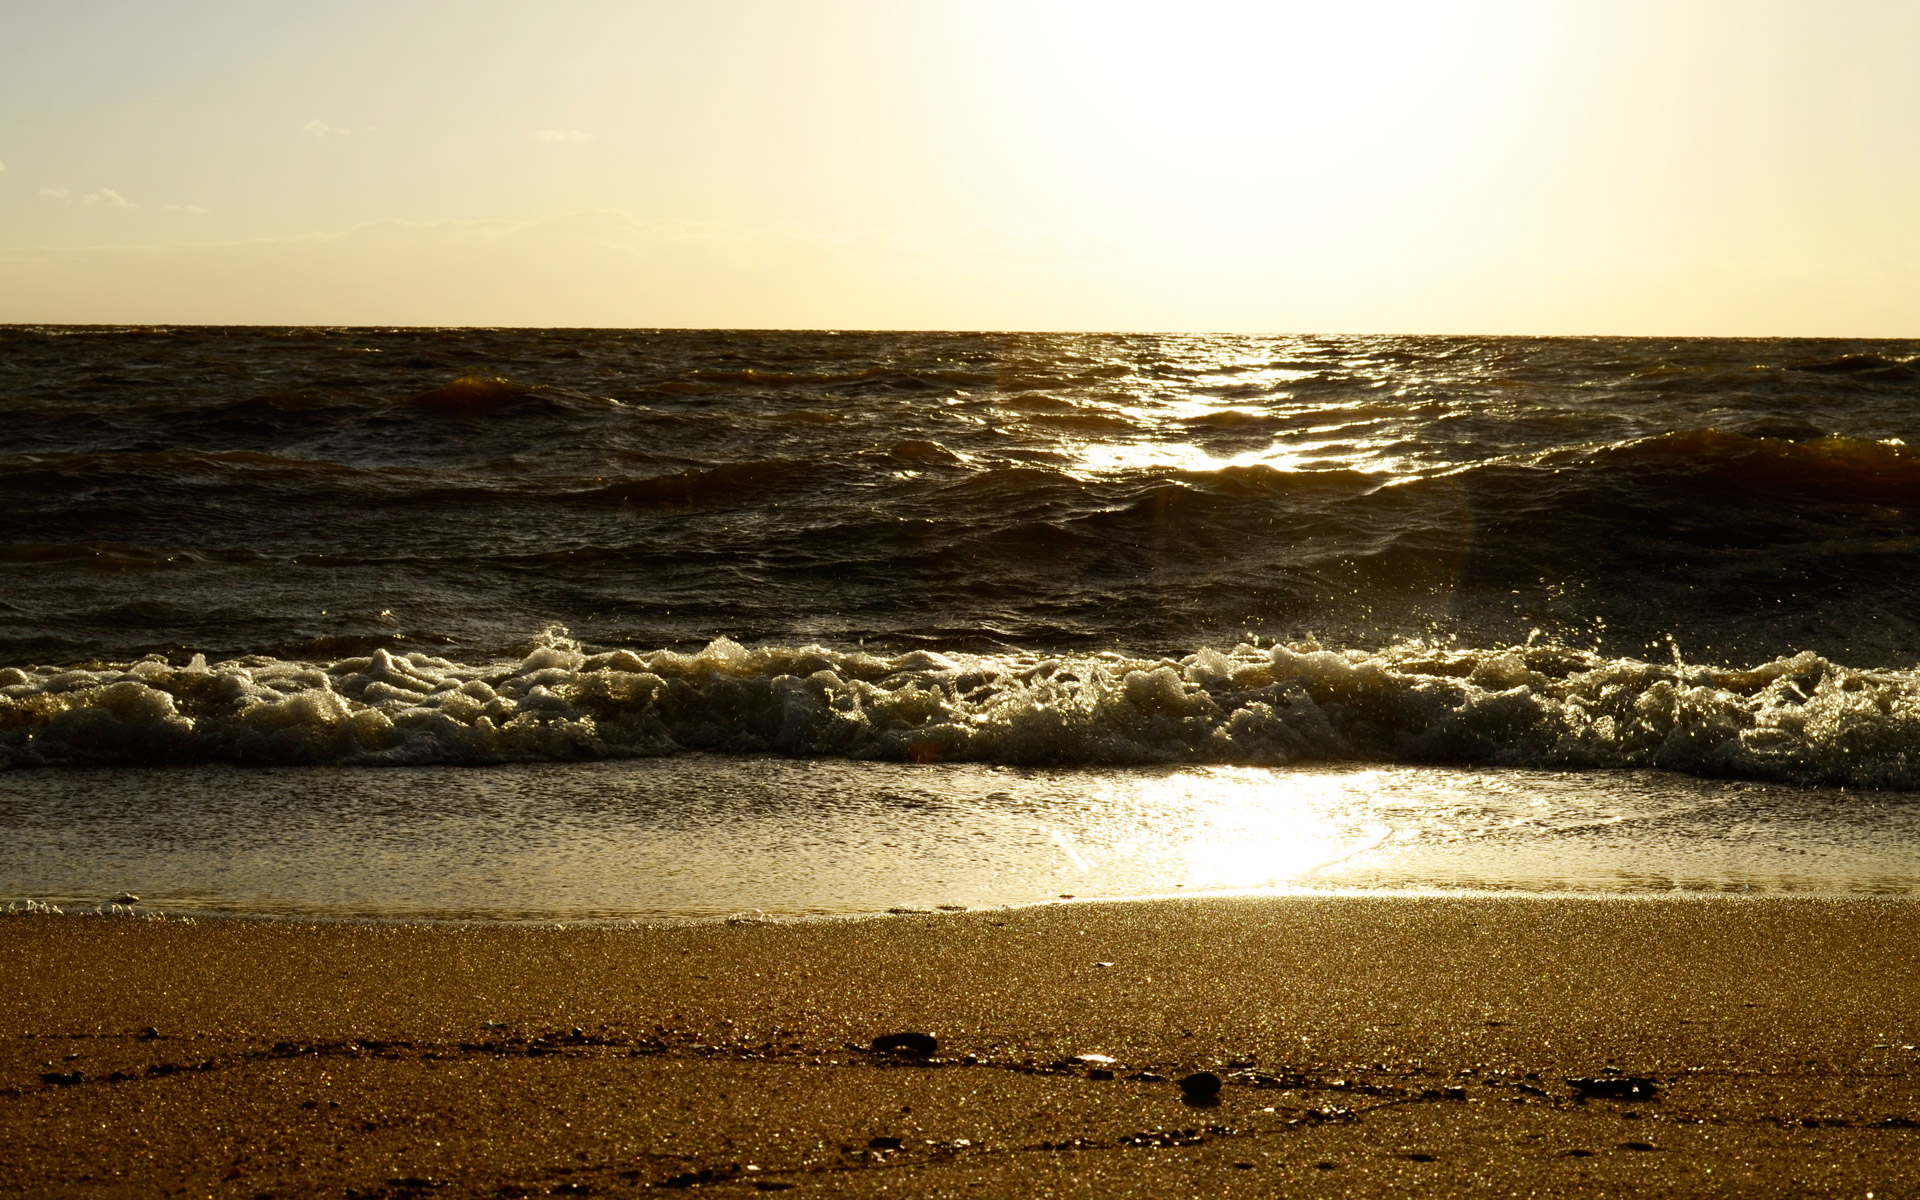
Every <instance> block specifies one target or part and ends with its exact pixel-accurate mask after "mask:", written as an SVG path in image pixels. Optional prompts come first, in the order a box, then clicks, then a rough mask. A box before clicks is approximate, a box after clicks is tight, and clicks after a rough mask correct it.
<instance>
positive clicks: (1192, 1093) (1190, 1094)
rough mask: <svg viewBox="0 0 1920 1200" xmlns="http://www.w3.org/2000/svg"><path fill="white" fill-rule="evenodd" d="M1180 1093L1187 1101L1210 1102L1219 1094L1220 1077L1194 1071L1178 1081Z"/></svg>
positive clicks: (1207, 1072) (1208, 1072)
mask: <svg viewBox="0 0 1920 1200" xmlns="http://www.w3.org/2000/svg"><path fill="white" fill-rule="evenodd" d="M1180 1091H1181V1093H1182V1094H1184V1095H1185V1096H1186V1098H1187V1099H1189V1100H1210V1099H1212V1098H1213V1097H1215V1096H1218V1095H1219V1094H1220V1077H1219V1076H1218V1075H1215V1074H1214V1073H1213V1072H1212V1071H1195V1072H1194V1073H1193V1074H1191V1075H1189V1076H1187V1077H1186V1078H1184V1079H1182V1080H1181V1081H1180Z"/></svg>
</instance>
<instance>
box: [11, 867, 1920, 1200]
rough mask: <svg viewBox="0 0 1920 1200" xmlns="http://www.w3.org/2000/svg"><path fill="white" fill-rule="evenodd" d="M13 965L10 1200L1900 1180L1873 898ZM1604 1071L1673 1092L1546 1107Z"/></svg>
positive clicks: (1898, 1128)
mask: <svg viewBox="0 0 1920 1200" xmlns="http://www.w3.org/2000/svg"><path fill="white" fill-rule="evenodd" d="M0 978H6V979H8V980H10V981H12V982H10V984H9V986H8V987H6V988H5V989H0V1046H4V1053H3V1054H0V1144H4V1145H5V1147H6V1150H5V1151H4V1152H0V1190H8V1191H15V1192H26V1193H30V1194H41V1195H103V1196H104V1195H148V1194H157V1193H159V1192H161V1191H163V1190H168V1189H171V1188H173V1187H176V1186H180V1185H187V1186H189V1187H191V1188H192V1189H193V1190H195V1191H198V1192H201V1193H210V1194H215V1195H233V1196H250V1197H252V1196H265V1195H271V1196H322V1195H324V1196H335V1197H338V1196H341V1195H343V1194H344V1195H362V1196H405V1195H433V1196H451V1195H461V1196H465V1195H472V1196H500V1195H507V1196H523V1195H549V1194H605V1195H624V1194H639V1193H643V1192H644V1193H652V1192H654V1191H655V1190H656V1189H657V1188H659V1187H662V1186H665V1187H669V1188H678V1187H686V1186H697V1187H701V1188H705V1189H709V1190H714V1191H719V1192H724V1193H727V1194H739V1195H745V1194H749V1193H750V1192H753V1191H756V1190H761V1191H775V1190H795V1191H808V1190H818V1191H828V1190H830V1191H834V1192H836V1193H850V1194H860V1195H865V1194H879V1193H881V1192H883V1191H885V1192H892V1193H895V1194H898V1193H901V1192H905V1193H907V1194H915V1195H926V1194H946V1193H948V1192H952V1193H956V1194H957V1193H961V1192H964V1193H965V1194H967V1195H972V1196H981V1195H1009V1196H1012V1195H1031V1194H1060V1195H1075V1194H1080V1195H1101V1196H1105V1195H1131V1194H1138V1195H1143V1196H1145V1195H1156V1196H1163V1195H1167V1194H1170V1193H1173V1192H1179V1193H1180V1194H1247V1195H1270V1194H1273V1193H1275V1192H1276V1191H1279V1192H1291V1191H1307V1192H1313V1193H1333V1192H1340V1193H1346V1194H1357V1195H1375V1194H1380V1195H1385V1194H1399V1195H1404V1194H1408V1193H1409V1192H1419V1193H1423V1194H1449V1193H1464V1192H1468V1191H1472V1192H1474V1193H1476V1194H1482V1195H1484V1194H1487V1193H1488V1192H1490V1191H1491V1192H1493V1193H1496V1194H1517V1193H1519V1192H1525V1191H1535V1190H1547V1191H1551V1192H1555V1193H1560V1192H1582V1191H1593V1192H1610V1191H1621V1190H1626V1189H1628V1188H1632V1189H1635V1190H1637V1191H1647V1192H1651V1193H1654V1194H1675V1195H1692V1194H1702V1195H1704V1194H1723V1193H1739V1194H1774V1193H1785V1192H1800V1193H1812V1194H1834V1195H1841V1194H1850V1195H1854V1196H1859V1195H1862V1194H1864V1193H1865V1192H1867V1191H1872V1192H1874V1193H1875V1195H1876V1196H1885V1195H1907V1194H1916V1193H1920V1051H1916V1049H1915V1048H1914V1047H1915V1044H1916V1043H1920V901H1914V900H1909V899H1902V898H1899V897H1866V898H1858V899H1836V898H1800V897H1782V896H1755V897H1748V896H1737V895H1706V896H1694V895H1687V896H1667V895H1654V896H1616V897H1607V898H1600V897H1592V898H1586V897H1582V898H1571V899H1570V898H1551V897H1544V896H1538V895H1503V896H1498V897H1485V896H1478V897H1468V896H1451V895H1450V896H1439V897H1435V896H1324V895H1314V896H1298V895H1295V896H1280V897H1274V896H1263V897H1247V896H1238V897H1221V896H1211V897H1188V898H1178V899H1164V898H1163V899H1154V900H1130V901H1124V902H1117V903H1108V902H1093V901H1084V902H1082V901H1076V902H1073V903H1054V904H1041V905H1035V906H1031V907H1026V908H1009V909H991V910H980V911H974V912H968V913H941V914H902V915H896V916H889V917H884V918H826V919H806V920H780V921H772V922H760V921H755V922H752V923H739V924H725V923H722V922H719V921H701V922H693V923H685V924H672V925H664V924H645V925H633V926H622V927H610V926H582V925H569V926H566V927H564V928H560V929H554V928H551V927H548V928H539V927H533V926H528V925H471V924H434V925H419V924H398V923H395V924H386V923H358V922H338V923H334V922H302V921H293V920H266V921H262V920H257V919H251V918H221V919H218V920H206V921H201V920H199V919H198V918H195V919H194V920H193V921H192V922H191V923H188V922H183V921H177V920H139V919H133V920H128V919H125V918H101V919H96V920H75V919H71V918H60V917H48V916H23V915H14V916H8V917H4V918H0ZM900 1031H925V1032H930V1033H933V1034H935V1035H936V1036H937V1037H938V1039H939V1047H938V1050H937V1052H936V1054H935V1057H934V1060H933V1061H922V1060H918V1059H910V1058H909V1059H902V1058H896V1057H893V1056H883V1055H875V1054H874V1053H872V1052H871V1050H870V1049H868V1047H870V1046H871V1044H872V1041H873V1039H874V1038H876V1037H879V1036H882V1035H885V1034H888V1033H893V1032H900ZM1091 1055H1099V1056H1105V1058H1108V1059H1111V1060H1112V1061H1111V1062H1110V1063H1109V1062H1102V1061H1101V1060H1099V1059H1094V1058H1086V1057H1083V1056H1091ZM969 1056H971V1058H972V1060H973V1061H971V1062H969V1061H967V1060H968V1058H969ZM1196 1070H1207V1071H1212V1072H1214V1073H1216V1074H1217V1075H1219V1076H1220V1077H1221V1078H1223V1079H1224V1080H1225V1085H1224V1086H1223V1088H1222V1089H1221V1092H1220V1096H1219V1102H1218V1104H1217V1105H1215V1106H1211V1107H1205V1108H1199V1107H1194V1106H1192V1105H1190V1104H1188V1103H1186V1102H1185V1101H1184V1100H1183V1099H1182V1095H1181V1092H1180V1090H1179V1088H1178V1087H1177V1086H1176V1085H1175V1083H1174V1082H1173V1081H1174V1080H1176V1079H1178V1078H1180V1077H1181V1075H1183V1074H1185V1073H1187V1072H1189V1071H1196ZM1610 1070H1611V1071H1617V1072H1619V1076H1618V1077H1644V1078H1647V1079H1650V1080H1653V1081H1654V1089H1655V1091H1656V1092H1657V1095H1658V1097H1659V1098H1658V1099H1655V1100H1638V1099H1626V1100H1620V1099H1605V1098H1587V1099H1584V1100H1583V1099H1581V1098H1580V1096H1579V1095H1578V1093H1577V1091H1576V1089H1575V1088H1574V1087H1573V1085H1570V1084H1568V1083H1567V1082H1566V1080H1567V1079H1569V1078H1574V1079H1607V1078H1615V1077H1616V1076H1611V1075H1609V1074H1608V1072H1609V1071H1610ZM1103 1075H1110V1076H1111V1078H1104V1077H1103ZM1640 1147H1646V1148H1640ZM1323 1164H1326V1165H1323ZM750 1168H751V1169H750Z"/></svg>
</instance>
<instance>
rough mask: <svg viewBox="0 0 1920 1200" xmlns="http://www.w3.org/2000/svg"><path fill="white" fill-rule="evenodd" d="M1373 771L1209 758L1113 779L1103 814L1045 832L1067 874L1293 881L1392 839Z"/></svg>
mask: <svg viewBox="0 0 1920 1200" xmlns="http://www.w3.org/2000/svg"><path fill="white" fill-rule="evenodd" d="M1377 774H1378V772H1369V771H1361V772H1349V773H1343V774H1340V775H1305V774H1277V773H1275V772H1272V771H1268V770H1262V769H1259V768H1245V767H1217V768H1210V769H1206V770H1200V771H1192V772H1182V773H1180V774H1176V775H1168V776H1163V777H1159V778H1142V779H1137V780H1126V781H1118V780H1117V781H1115V782H1114V783H1113V784H1111V785H1109V786H1107V787H1105V788H1104V789H1102V791H1101V792H1100V793H1098V794H1097V795H1096V796H1094V797H1092V800H1093V806H1094V807H1097V808H1098V809H1101V810H1103V811H1102V815H1101V816H1100V817H1099V818H1097V819H1095V820H1094V821H1092V822H1089V823H1088V824H1086V825H1083V826H1082V827H1081V828H1080V829H1079V831H1078V836H1077V837H1069V836H1068V835H1067V834H1065V833H1064V832H1062V831H1060V830H1058V829H1050V830H1049V831H1048V832H1049V835H1050V836H1051V837H1052V839H1053V840H1054V842H1055V843H1056V845H1058V846H1059V847H1060V849H1061V851H1062V856H1063V859H1064V864H1063V867H1062V873H1063V874H1067V875H1082V876H1091V877H1096V878H1097V877H1098V876H1100V875H1101V874H1103V873H1106V872H1109V871H1113V870H1138V869H1139V868H1141V867H1147V866H1152V867H1156V868H1157V869H1158V873H1160V874H1161V875H1162V877H1172V878H1175V879H1178V880H1180V881H1181V884H1182V885H1183V886H1185V887H1189V888H1208V889H1214V888H1258V887H1269V886H1278V885H1285V884H1289V883H1299V882H1304V881H1306V880H1308V879H1309V877H1311V876H1312V875H1313V873H1314V872H1315V871H1317V870H1319V869H1320V868H1322V867H1326V866H1330V865H1332V864H1335V863H1339V862H1344V861H1346V860H1348V859H1351V858H1353V857H1354V856H1355V855H1358V854H1362V853H1365V852H1366V851H1368V850H1371V849H1374V848H1376V847H1379V846H1381V845H1383V844H1384V843H1385V842H1386V841H1388V840H1389V839H1390V838H1391V836H1392V833H1393V830H1392V828H1391V827H1390V826H1387V825H1385V824H1382V823H1380V822H1379V821H1378V820H1377V815H1378V814H1377V809H1376V808H1375V807H1374V806H1373V805H1372V804H1370V803H1368V800H1367V798H1368V797H1370V796H1372V795H1373V794H1374V793H1375V792H1376V791H1377V790H1378V783H1379V781H1378V780H1377V779H1376V778H1375V776H1376V775H1377Z"/></svg>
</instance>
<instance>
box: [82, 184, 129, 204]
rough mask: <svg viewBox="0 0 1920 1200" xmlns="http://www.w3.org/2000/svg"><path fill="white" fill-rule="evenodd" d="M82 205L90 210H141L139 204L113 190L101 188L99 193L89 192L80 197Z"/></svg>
mask: <svg viewBox="0 0 1920 1200" xmlns="http://www.w3.org/2000/svg"><path fill="white" fill-rule="evenodd" d="M80 203H82V204H84V205H86V206H87V207H88V208H139V207H140V206H139V205H138V204H135V203H134V202H133V201H131V200H129V199H127V198H126V197H125V196H122V195H121V194H120V193H119V192H116V191H114V190H113V189H112V188H101V189H100V190H99V191H97V192H88V193H87V194H86V195H84V196H82V197H80Z"/></svg>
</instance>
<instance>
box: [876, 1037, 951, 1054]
mask: <svg viewBox="0 0 1920 1200" xmlns="http://www.w3.org/2000/svg"><path fill="white" fill-rule="evenodd" d="M939 1049H940V1042H939V1040H938V1039H937V1038H935V1037H934V1036H933V1035H932V1034H930V1033H911V1032H909V1033H887V1034H882V1035H881V1036H879V1037H877V1038H875V1039H873V1052H874V1053H875V1054H901V1055H906V1056H908V1057H912V1058H931V1057H933V1055H934V1052H935V1051H937V1050H939Z"/></svg>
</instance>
